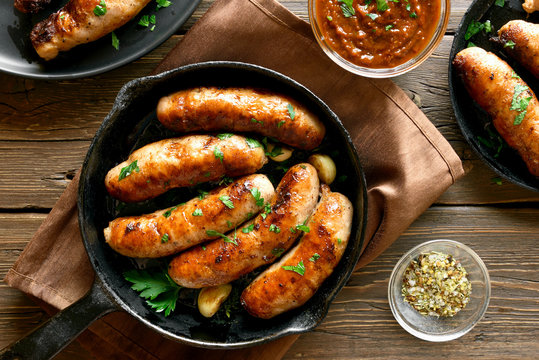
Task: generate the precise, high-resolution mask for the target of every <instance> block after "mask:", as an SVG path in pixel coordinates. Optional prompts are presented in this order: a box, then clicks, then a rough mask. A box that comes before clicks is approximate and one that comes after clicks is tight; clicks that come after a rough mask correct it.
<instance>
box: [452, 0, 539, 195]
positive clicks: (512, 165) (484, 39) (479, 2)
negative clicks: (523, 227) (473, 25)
mask: <svg viewBox="0 0 539 360" xmlns="http://www.w3.org/2000/svg"><path fill="white" fill-rule="evenodd" d="M516 19H521V20H526V21H529V22H532V23H537V22H539V13H537V12H536V13H533V14H531V15H529V16H528V14H527V13H526V12H525V11H524V10H523V9H522V1H521V0H505V5H504V6H503V7H499V6H496V5H494V0H476V1H474V2H473V4H472V5H471V6H470V8H469V9H468V11H467V12H466V14H465V15H464V17H463V18H462V22H461V23H460V25H459V28H458V30H457V32H456V34H455V38H454V40H453V46H452V48H451V53H450V56H449V93H450V95H451V103H452V104H453V109H454V111H455V117H456V118H457V123H458V124H459V127H460V129H461V131H462V134H463V135H464V138H465V139H466V141H468V143H469V144H470V146H471V147H472V148H473V149H474V150H475V151H476V152H477V153H478V154H479V156H480V158H482V159H483V161H484V162H485V163H487V164H488V165H489V166H490V167H491V168H492V169H493V170H494V171H496V172H497V173H498V174H499V175H500V176H502V177H504V178H506V179H507V180H509V181H511V182H513V183H515V184H517V185H520V186H522V187H524V188H527V189H530V190H535V191H539V179H538V178H536V177H534V176H533V175H532V174H530V172H529V171H528V169H527V168H526V165H525V164H524V161H523V160H522V159H521V157H520V156H519V155H518V153H517V152H516V151H515V150H513V149H511V148H509V146H508V145H507V144H506V143H505V141H503V140H501V137H500V136H499V135H498V133H497V131H496V130H495V129H494V126H492V122H491V120H490V118H489V116H488V115H487V114H486V112H484V111H483V110H482V109H481V108H480V107H479V105H477V104H476V103H475V102H474V101H473V100H472V99H471V98H470V96H469V95H468V92H467V91H466V89H465V88H464V85H463V84H462V81H461V80H460V79H459V77H458V76H457V73H456V71H454V69H453V66H452V65H451V62H452V61H453V59H454V58H455V55H456V54H457V53H458V52H459V51H460V50H462V49H464V48H466V47H467V46H468V42H469V41H471V42H473V43H474V44H475V45H477V46H479V47H482V48H483V49H485V50H487V51H491V52H493V53H495V54H496V55H498V56H499V57H500V58H502V59H503V60H505V61H506V62H507V63H509V65H510V66H511V67H512V68H513V69H514V70H515V72H516V73H517V74H519V75H520V76H521V77H522V79H524V81H526V83H527V84H528V86H530V88H531V89H532V90H533V91H534V93H535V94H536V95H537V94H539V81H538V80H537V79H536V78H535V77H534V76H533V75H532V74H530V73H529V72H528V71H527V70H526V69H524V68H523V67H521V66H520V65H519V64H518V62H516V61H515V60H513V59H512V58H510V57H508V56H506V55H505V54H504V52H503V50H502V48H501V46H499V45H497V44H496V43H494V42H492V41H491V40H490V38H491V37H494V36H497V32H498V30H499V29H500V28H501V27H502V26H503V25H504V24H505V23H507V22H508V21H510V20H516ZM472 20H476V21H481V22H485V21H486V20H490V22H491V23H492V28H493V29H494V30H493V31H494V33H492V34H485V33H484V32H481V33H479V34H476V35H474V36H473V37H472V38H470V39H469V40H466V39H465V38H464V35H465V33H466V29H467V28H468V25H469V24H470V22H471V21H472ZM500 146H501V151H499V149H498V147H500Z"/></svg>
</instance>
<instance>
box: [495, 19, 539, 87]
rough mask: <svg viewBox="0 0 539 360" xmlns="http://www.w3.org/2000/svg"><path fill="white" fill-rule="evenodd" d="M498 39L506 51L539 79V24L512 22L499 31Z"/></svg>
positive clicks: (520, 21) (521, 21)
mask: <svg viewBox="0 0 539 360" xmlns="http://www.w3.org/2000/svg"><path fill="white" fill-rule="evenodd" d="M498 37H499V39H500V41H501V43H502V44H504V48H503V49H504V51H505V52H507V53H508V54H509V55H510V56H511V57H513V58H514V59H515V60H517V61H518V62H519V63H520V64H522V66H524V67H525V68H526V69H528V70H529V71H530V72H531V73H532V74H533V75H534V76H535V77H536V78H539V24H532V23H529V22H526V21H523V20H512V21H509V22H508V23H507V24H505V25H504V26H502V27H501V28H500V30H498ZM510 41H511V42H512V46H508V45H509V44H511V43H510Z"/></svg>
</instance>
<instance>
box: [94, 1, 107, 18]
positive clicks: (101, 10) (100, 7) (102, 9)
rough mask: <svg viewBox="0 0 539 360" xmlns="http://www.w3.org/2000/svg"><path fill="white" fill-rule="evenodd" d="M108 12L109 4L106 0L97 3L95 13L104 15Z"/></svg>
mask: <svg viewBox="0 0 539 360" xmlns="http://www.w3.org/2000/svg"><path fill="white" fill-rule="evenodd" d="M106 13H107V4H106V3H105V0H101V1H100V2H99V4H97V5H96V6H95V8H94V15H95V16H103V15H105V14H106Z"/></svg>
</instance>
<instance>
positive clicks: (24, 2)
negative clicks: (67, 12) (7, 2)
mask: <svg viewBox="0 0 539 360" xmlns="http://www.w3.org/2000/svg"><path fill="white" fill-rule="evenodd" d="M50 3H51V0H15V2H14V3H13V6H15V8H16V9H17V10H19V11H21V12H23V13H37V12H39V11H40V10H42V9H44V8H45V7H46V6H47V5H49V4H50Z"/></svg>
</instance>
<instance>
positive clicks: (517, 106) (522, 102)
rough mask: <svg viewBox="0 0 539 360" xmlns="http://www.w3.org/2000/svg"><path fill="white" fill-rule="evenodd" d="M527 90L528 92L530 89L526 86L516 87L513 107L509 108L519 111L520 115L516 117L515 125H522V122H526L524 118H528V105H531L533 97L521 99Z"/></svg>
mask: <svg viewBox="0 0 539 360" xmlns="http://www.w3.org/2000/svg"><path fill="white" fill-rule="evenodd" d="M526 90H528V87H527V86H526V85H520V84H516V85H515V89H514V93H513V100H512V101H511V107H510V108H509V110H517V111H518V112H519V114H518V115H517V116H516V117H515V120H514V122H513V125H520V124H521V123H522V120H524V117H525V116H526V112H527V108H528V104H529V103H530V100H531V99H532V97H531V96H529V97H520V98H519V96H520V95H521V94H522V93H523V92H525V91H526Z"/></svg>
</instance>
